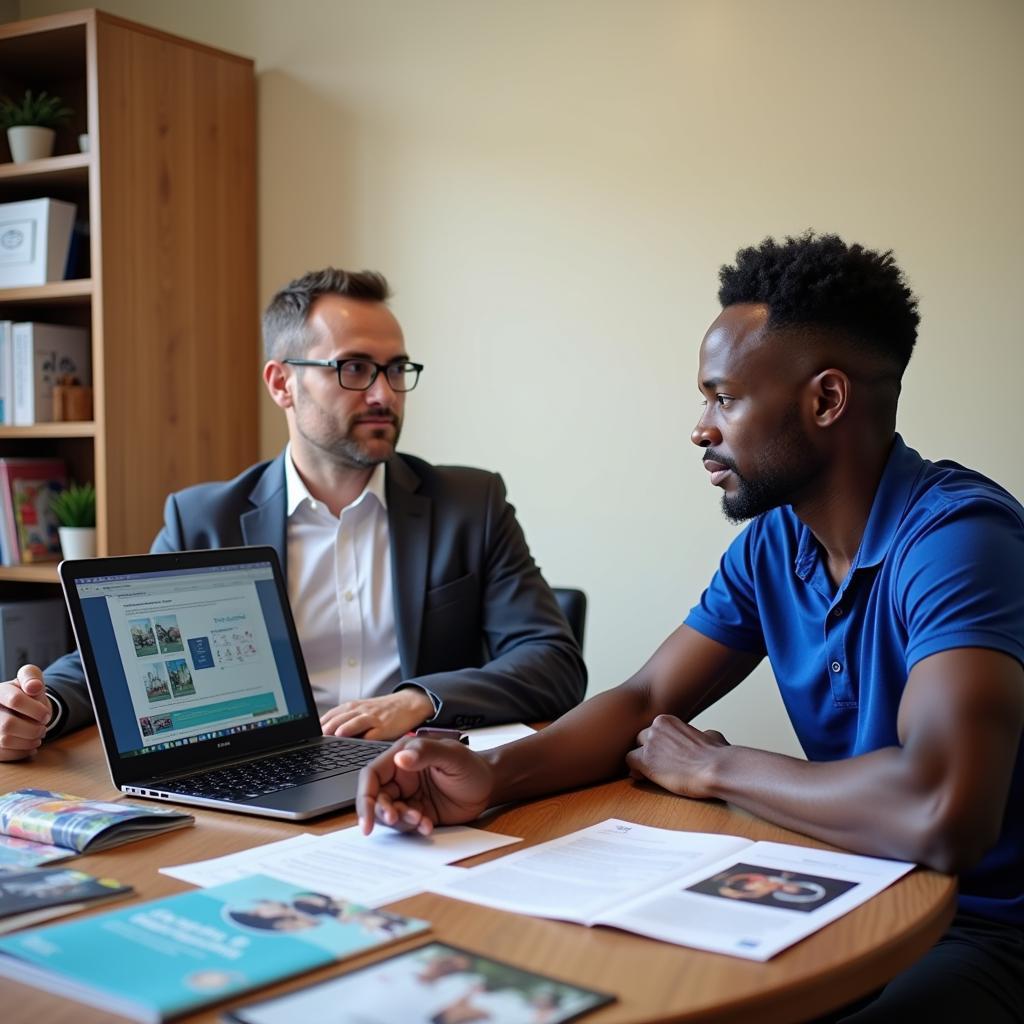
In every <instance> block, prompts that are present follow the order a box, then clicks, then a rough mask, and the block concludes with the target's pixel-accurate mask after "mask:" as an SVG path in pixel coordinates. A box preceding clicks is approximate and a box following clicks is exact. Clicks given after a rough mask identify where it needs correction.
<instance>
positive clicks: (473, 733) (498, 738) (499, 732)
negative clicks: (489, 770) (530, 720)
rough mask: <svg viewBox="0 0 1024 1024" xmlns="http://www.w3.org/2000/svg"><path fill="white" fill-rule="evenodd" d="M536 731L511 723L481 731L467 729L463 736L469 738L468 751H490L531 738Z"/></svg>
mask: <svg viewBox="0 0 1024 1024" xmlns="http://www.w3.org/2000/svg"><path fill="white" fill-rule="evenodd" d="M536 731H537V730H536V729H531V728H530V727H529V726H528V725H523V724H522V723H521V722H511V723H509V724H508V725H488V726H485V727H484V728H483V729H467V730H465V734H466V735H467V736H468V737H469V749H470V750H490V749H491V748H492V747H500V746H501V745H502V744H503V743H511V742H512V741H513V740H521V739H522V738H523V737H524V736H532V735H533V734H534V733H535V732H536Z"/></svg>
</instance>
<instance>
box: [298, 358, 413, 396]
mask: <svg viewBox="0 0 1024 1024" xmlns="http://www.w3.org/2000/svg"><path fill="white" fill-rule="evenodd" d="M281 362H282V363H287V364H288V365H289V366H329V367H330V368H331V369H332V370H334V372H335V373H337V375H338V387H340V388H344V390H345V391H369V390H370V388H372V387H373V385H374V383H376V380H377V378H378V377H379V376H380V375H381V374H382V373H383V374H384V379H385V380H386V381H387V382H388V387H390V388H391V390H392V391H394V392H395V393H396V394H399V395H407V394H408V393H409V392H410V391H412V390H413V389H414V388H415V387H416V385H417V384H418V383H419V382H420V374H421V373H422V372H423V364H422V363H414V362H412V361H410V360H408V359H399V360H397V361H396V362H393V363H375V362H374V361H373V360H372V359H364V358H363V357H362V356H351V357H349V358H348V359H282V360H281ZM346 363H366V364H367V365H368V366H372V367H373V373H372V374H371V376H370V379H369V380H368V381H367V383H366V387H365V388H353V387H350V386H349V385H348V384H343V383H342V382H341V368H342V367H343V366H344V365H345V364H346ZM393 366H401V367H404V368H405V372H408V371H409V370H415V372H416V378H415V380H413V382H412V387H408V388H396V387H395V382H394V381H393V380H392V379H391V378H390V377H389V376H388V370H390V369H391V367H393Z"/></svg>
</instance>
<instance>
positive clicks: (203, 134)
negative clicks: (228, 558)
mask: <svg viewBox="0 0 1024 1024" xmlns="http://www.w3.org/2000/svg"><path fill="white" fill-rule="evenodd" d="M26 88H31V89H34V90H40V89H46V90H47V91H48V92H50V93H52V94H57V95H59V96H61V97H62V98H64V100H65V101H66V102H67V103H68V105H69V106H71V107H72V108H74V110H75V116H74V118H73V120H72V123H71V124H69V125H67V126H66V127H65V128H62V129H59V130H58V133H57V144H56V148H55V151H54V152H55V155H54V156H52V157H50V158H48V159H45V160H33V161H31V162H28V163H22V164H14V163H11V162H10V152H9V150H8V146H7V139H6V137H5V136H4V133H0V203H5V202H15V201H19V200H24V199H34V198H43V197H46V198H51V199H62V200H65V201H68V202H73V203H75V204H76V205H77V207H78V219H79V220H83V219H84V220H85V221H86V222H87V224H88V228H89V235H88V244H87V246H85V248H86V250H87V251H86V252H85V253H84V254H83V258H82V259H81V261H80V263H81V266H80V267H79V268H78V271H79V273H80V276H79V277H77V278H75V279H73V280H65V281H58V282H54V283H51V284H45V285H40V286H36V287H20V288H6V289H5V288H0V319H5V320H37V321H41V322H48V323H56V324H71V325H78V326H85V327H88V328H90V331H91V340H92V377H93V404H94V415H93V419H92V420H91V421H89V422H65V423H40V424H37V425H35V426H28V427H11V426H0V456H4V457H33V458H34V457H49V456H58V457H61V458H63V459H64V460H65V462H66V463H67V465H68V470H69V474H70V475H71V477H72V478H73V479H75V480H78V481H80V482H84V481H89V480H91V481H93V482H94V483H95V485H96V494H97V549H98V552H99V553H100V554H128V553H132V552H138V551H145V550H148V548H149V545H150V543H151V541H152V539H153V537H154V536H155V535H156V532H157V530H158V529H159V527H160V524H161V522H162V509H163V502H164V499H165V497H166V496H167V494H169V493H170V492H171V491H174V490H177V489H179V488H181V487H185V486H187V485H189V484H192V483H196V482H199V481H201V480H210V479H219V478H226V477H230V476H233V475H234V474H236V473H237V472H239V470H241V469H242V468H244V467H245V466H246V465H248V464H250V463H251V462H253V461H255V459H256V458H257V456H258V451H257V448H258V423H257V416H258V412H257V394H258V391H257V387H258V366H259V362H258V359H259V346H258V337H259V331H258V319H257V317H258V296H257V279H256V274H257V267H256V259H257V253H256V242H257V238H256V152H255V122H256V113H255V80H254V73H253V64H252V61H250V60H247V59H245V58H242V57H238V56H236V55H234V54H230V53H225V52H223V51H220V50H216V49H213V48H211V47H209V46H205V45H202V44H198V43H194V42H190V41H189V40H185V39H181V38H178V37H175V36H171V35H168V34H166V33H164V32H159V31H157V30H155V29H151V28H149V27H147V26H145V25H140V24H136V23H134V22H130V21H126V20H124V19H122V18H117V17H113V16H111V15H108V14H105V13H104V12H102V11H97V10H83V11H75V12H70V13H65V14H58V15H53V16H49V17H42V18H33V19H31V20H26V21H20V22H12V23H5V24H0V94H7V95H20V94H21V92H22V91H23V90H24V89H26ZM85 132H87V133H88V135H89V139H90V146H89V152H87V153H81V152H79V151H78V143H77V139H78V135H79V134H80V133H85ZM56 581H57V575H56V564H55V563H53V564H50V563H42V564H30V565H20V566H0V600H19V599H22V598H35V597H52V596H54V589H53V585H54V584H55V583H56Z"/></svg>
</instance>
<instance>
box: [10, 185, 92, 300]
mask: <svg viewBox="0 0 1024 1024" xmlns="http://www.w3.org/2000/svg"><path fill="white" fill-rule="evenodd" d="M75 210H76V207H75V204H74V203H65V202H63V201H61V200H59V199H26V200H22V201H20V202H16V203H0V288H21V287H25V286H31V285H39V284H47V283H49V282H50V281H61V280H63V279H64V273H65V270H66V268H67V265H68V251H69V248H70V246H71V232H72V230H73V228H74V224H75Z"/></svg>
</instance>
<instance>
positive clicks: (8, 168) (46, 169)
mask: <svg viewBox="0 0 1024 1024" xmlns="http://www.w3.org/2000/svg"><path fill="white" fill-rule="evenodd" d="M91 166H92V155H91V154H90V153H69V154H68V155H67V156H51V157H48V158H47V159H46V160H29V161H27V162H26V163H21V164H14V163H10V164H0V187H3V186H4V185H7V184H17V185H29V186H33V187H34V186H36V185H45V186H47V187H52V186H58V187H59V186H68V185H81V186H82V187H85V186H86V185H88V184H89V168H90V167H91Z"/></svg>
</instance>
